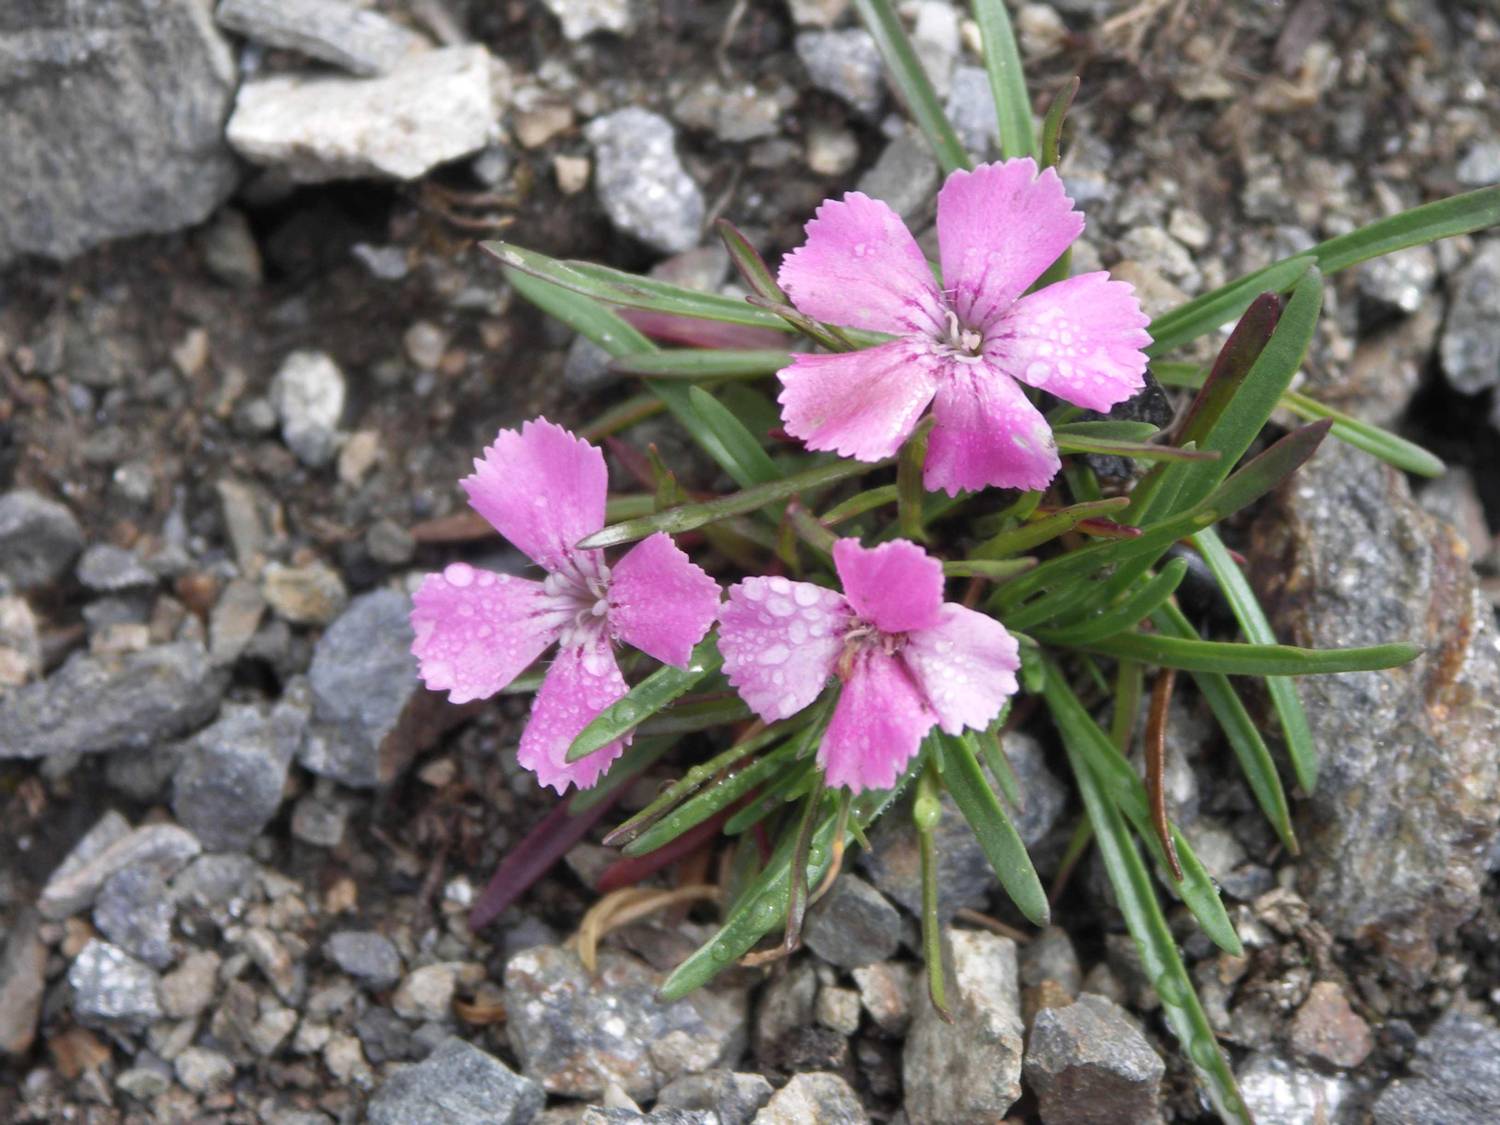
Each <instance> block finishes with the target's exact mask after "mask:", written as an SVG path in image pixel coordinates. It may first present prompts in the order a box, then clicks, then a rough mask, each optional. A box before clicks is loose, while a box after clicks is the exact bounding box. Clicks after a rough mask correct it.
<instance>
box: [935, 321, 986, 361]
mask: <svg viewBox="0 0 1500 1125" xmlns="http://www.w3.org/2000/svg"><path fill="white" fill-rule="evenodd" d="M983 347H984V333H982V332H980V331H979V329H977V328H970V327H968V326H967V325H965V324H962V323H960V321H959V319H958V313H956V312H954V311H953V310H952V309H949V310H948V330H947V331H946V332H945V333H944V334H943V335H941V336H939V337H938V341H937V353H938V355H940V356H944V357H947V358H949V359H955V360H957V361H958V362H959V363H979V362H981V361H982V360H983V359H984V356H983V355H982V354H980V349H981V348H983Z"/></svg>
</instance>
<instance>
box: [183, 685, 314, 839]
mask: <svg viewBox="0 0 1500 1125" xmlns="http://www.w3.org/2000/svg"><path fill="white" fill-rule="evenodd" d="M303 724H304V716H303V715H302V713H301V712H299V711H298V710H297V709H296V708H294V707H291V706H288V705H285V704H283V705H281V706H278V707H277V708H275V709H274V710H273V711H271V713H270V714H269V715H267V714H263V713H262V712H261V711H260V710H259V709H257V708H255V707H246V706H242V705H234V706H230V707H226V708H225V709H224V712H223V714H222V715H221V716H220V717H219V720H218V722H216V723H214V724H213V726H211V727H209V728H208V729H207V730H204V731H202V732H201V733H200V734H199V735H198V737H197V738H196V739H194V744H193V747H192V748H191V749H190V750H189V751H188V753H187V754H186V755H185V756H184V757H183V760H182V763H181V764H180V765H179V766H178V767H177V772H176V773H175V774H174V776H173V778H172V812H173V813H174V814H175V815H176V817H177V819H178V821H180V822H181V823H182V824H183V825H184V826H185V827H187V828H188V829H190V830H191V831H192V832H193V834H194V835H195V836H197V837H198V839H199V840H200V841H201V842H202V844H203V846H204V847H205V848H207V849H208V850H209V851H214V852H224V851H243V850H244V849H245V848H247V847H249V846H250V841H251V840H253V839H255V837H256V836H258V835H260V831H261V829H263V828H264V827H265V826H266V825H267V824H269V823H270V822H271V818H272V817H274V816H275V815H276V810H277V809H279V808H280V807H281V792H282V790H283V789H284V788H285V786H286V774H287V768H288V767H289V766H290V765H291V762H292V755H293V754H294V753H296V750H297V746H298V745H299V744H300V743H301V741H302V730H303Z"/></svg>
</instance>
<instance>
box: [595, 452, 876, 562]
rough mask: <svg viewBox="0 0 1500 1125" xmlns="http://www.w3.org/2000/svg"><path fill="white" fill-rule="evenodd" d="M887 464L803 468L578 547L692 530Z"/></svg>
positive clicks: (615, 529)
mask: <svg viewBox="0 0 1500 1125" xmlns="http://www.w3.org/2000/svg"><path fill="white" fill-rule="evenodd" d="M889 463H890V462H888V461H886V462H878V463H876V464H873V465H871V464H865V463H864V462H862V461H831V462H829V463H828V464H826V465H819V466H818V467H816V468H813V469H805V470H804V471H802V472H800V473H793V474H791V475H790V476H786V477H783V478H782V479H781V480H778V481H772V482H771V483H769V484H762V485H757V486H756V487H754V488H747V489H745V490H744V491H743V492H735V493H732V494H730V495H728V496H721V497H719V498H718V499H717V500H709V501H706V502H704V503H702V504H684V505H682V506H681V507H679V508H671V509H668V510H667V511H665V512H658V513H657V514H655V515H653V516H644V517H641V518H640V519H633V520H626V521H625V522H624V523H617V524H613V525H611V526H610V527H606V528H605V529H604V530H602V531H596V532H594V534H592V535H590V536H587V537H585V538H584V539H581V540H580V541H579V542H578V547H579V549H580V550H595V549H598V548H600V547H615V546H618V545H620V544H621V543H633V542H634V541H635V540H637V539H644V538H645V537H646V536H648V535H651V534H654V533H655V532H658V531H665V532H668V533H671V534H676V533H678V532H682V531H692V530H694V529H695V528H699V527H702V526H703V525H704V524H709V523H714V522H716V521H718V520H722V519H727V518H728V517H730V516H738V515H743V514H744V513H746V512H754V511H756V510H758V509H760V508H764V507H765V506H766V505H767V504H774V503H776V501H778V500H785V499H787V498H788V497H790V496H795V495H797V494H798V493H800V492H809V491H811V490H813V489H816V488H822V487H824V486H826V485H830V484H834V483H835V482H837V481H841V480H847V479H848V478H850V477H853V476H859V475H860V474H861V473H868V472H873V471H874V470H875V469H877V468H880V467H881V466H882V465H888V464H889Z"/></svg>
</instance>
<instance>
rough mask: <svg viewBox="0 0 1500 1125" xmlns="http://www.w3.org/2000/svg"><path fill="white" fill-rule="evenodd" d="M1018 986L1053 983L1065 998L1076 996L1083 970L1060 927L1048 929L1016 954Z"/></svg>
mask: <svg viewBox="0 0 1500 1125" xmlns="http://www.w3.org/2000/svg"><path fill="white" fill-rule="evenodd" d="M1020 970H1021V983H1022V984H1023V985H1025V986H1026V987H1027V988H1035V987H1037V986H1038V985H1040V984H1041V983H1042V982H1043V981H1049V980H1050V981H1056V982H1057V983H1058V984H1059V985H1061V986H1062V989H1063V991H1064V992H1066V993H1067V994H1068V995H1069V996H1077V995H1078V992H1079V990H1080V989H1081V988H1083V966H1082V965H1080V964H1079V963H1078V954H1077V952H1075V951H1074V949H1073V941H1072V939H1071V938H1069V937H1068V931H1067V930H1065V929H1063V928H1062V927H1061V926H1048V927H1047V928H1046V929H1045V930H1043V931H1042V932H1041V933H1039V934H1037V936H1036V937H1034V938H1033V939H1032V940H1031V941H1029V942H1027V943H1026V944H1025V945H1023V946H1022V947H1021V951H1020Z"/></svg>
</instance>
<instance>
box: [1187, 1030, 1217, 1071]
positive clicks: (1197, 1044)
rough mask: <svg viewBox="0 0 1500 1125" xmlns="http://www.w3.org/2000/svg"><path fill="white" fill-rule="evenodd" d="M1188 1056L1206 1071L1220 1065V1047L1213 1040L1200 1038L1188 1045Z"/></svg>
mask: <svg viewBox="0 0 1500 1125" xmlns="http://www.w3.org/2000/svg"><path fill="white" fill-rule="evenodd" d="M1188 1056H1189V1057H1190V1058H1191V1059H1192V1060H1193V1061H1194V1062H1195V1063H1197V1064H1198V1065H1199V1066H1201V1067H1202V1068H1203V1069H1204V1070H1209V1069H1210V1068H1212V1067H1215V1066H1217V1065H1218V1064H1219V1061H1220V1059H1221V1056H1220V1054H1219V1045H1218V1044H1217V1043H1215V1042H1214V1041H1213V1040H1212V1039H1209V1038H1207V1037H1203V1036H1200V1037H1199V1038H1197V1039H1194V1040H1193V1041H1192V1042H1191V1043H1189V1044H1188Z"/></svg>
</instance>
